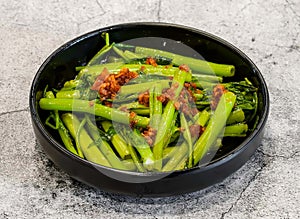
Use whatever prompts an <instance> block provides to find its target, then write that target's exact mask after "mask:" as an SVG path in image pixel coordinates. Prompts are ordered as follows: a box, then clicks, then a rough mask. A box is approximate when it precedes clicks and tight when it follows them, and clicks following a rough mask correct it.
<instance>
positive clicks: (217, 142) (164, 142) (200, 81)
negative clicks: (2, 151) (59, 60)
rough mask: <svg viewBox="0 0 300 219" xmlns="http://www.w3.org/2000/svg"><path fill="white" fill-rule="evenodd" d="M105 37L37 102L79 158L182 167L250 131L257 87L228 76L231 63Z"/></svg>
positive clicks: (133, 166) (130, 166)
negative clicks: (72, 74)
mask: <svg viewBox="0 0 300 219" xmlns="http://www.w3.org/2000/svg"><path fill="white" fill-rule="evenodd" d="M103 38H104V39H105V42H106V44H105V46H104V47H103V48H102V49H101V50H100V51H99V52H98V53H97V54H96V55H95V56H94V57H93V58H92V59H91V60H90V61H89V63H88V64H87V65H85V66H78V67H76V71H77V72H78V74H77V76H76V77H75V78H74V79H73V80H70V81H66V82H65V84H64V86H63V87H62V88H60V89H54V88H53V89H48V87H46V88H45V91H44V95H43V97H42V98H41V99H40V100H39V106H40V108H41V109H42V110H48V111H49V117H48V118H47V119H46V121H45V124H46V125H47V126H49V127H50V128H52V129H55V130H56V131H57V132H58V134H59V135H60V137H61V140H62V143H63V144H64V145H65V147H66V149H68V150H69V151H70V152H71V153H74V154H75V155H76V156H80V157H82V158H84V159H87V160H89V161H91V162H94V163H97V164H100V165H104V166H108V167H112V168H116V169H121V170H128V171H139V172H146V171H175V170H182V169H186V168H192V167H195V166H198V165H203V164H207V163H209V161H210V160H211V159H213V157H214V155H215V154H216V152H217V151H218V150H219V149H220V148H222V147H223V145H222V140H223V138H241V137H246V136H247V134H249V132H250V131H251V130H252V129H254V128H255V121H257V119H258V118H257V115H256V112H257V104H258V98H257V88H256V87H255V86H254V85H253V84H252V83H251V82H250V81H249V80H248V79H247V78H245V79H244V80H243V81H233V80H230V78H233V76H234V75H235V66H233V65H229V64H217V63H212V62H207V61H204V60H200V59H196V58H191V57H186V56H182V55H179V54H175V53H171V52H167V51H162V50H158V49H152V48H145V47H140V46H133V45H127V44H118V43H110V42H109V35H108V34H107V33H105V34H103ZM225 78H226V80H224V79H225ZM224 81H226V82H224ZM228 81H230V82H228ZM250 126H251V127H250Z"/></svg>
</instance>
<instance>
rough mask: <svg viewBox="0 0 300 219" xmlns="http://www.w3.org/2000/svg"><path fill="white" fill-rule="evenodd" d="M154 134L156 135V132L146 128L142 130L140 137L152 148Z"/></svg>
mask: <svg viewBox="0 0 300 219" xmlns="http://www.w3.org/2000/svg"><path fill="white" fill-rule="evenodd" d="M156 134H157V130H155V129H153V128H151V127H148V128H146V129H145V130H143V132H142V135H143V136H144V138H145V139H146V141H147V143H148V144H149V145H150V146H153V144H154V141H155V138H156Z"/></svg>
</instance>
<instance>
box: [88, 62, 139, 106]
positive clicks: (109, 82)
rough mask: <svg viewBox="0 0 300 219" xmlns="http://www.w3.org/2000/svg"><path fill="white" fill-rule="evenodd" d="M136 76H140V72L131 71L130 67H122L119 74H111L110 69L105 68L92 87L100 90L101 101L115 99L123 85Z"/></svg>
mask: <svg viewBox="0 0 300 219" xmlns="http://www.w3.org/2000/svg"><path fill="white" fill-rule="evenodd" d="M136 77H138V74H137V73H136V72H132V71H129V69H128V68H123V69H121V70H120V71H119V72H118V74H109V72H108V70H107V69H106V68H104V70H103V71H102V73H101V74H100V75H99V76H98V77H97V79H96V81H95V83H94V85H93V86H92V87H91V89H92V90H98V93H99V96H100V100H101V101H104V100H106V99H114V98H115V97H116V95H117V93H118V91H119V90H120V88H121V86H123V85H124V84H126V83H128V82H129V81H130V80H131V79H133V78H136Z"/></svg>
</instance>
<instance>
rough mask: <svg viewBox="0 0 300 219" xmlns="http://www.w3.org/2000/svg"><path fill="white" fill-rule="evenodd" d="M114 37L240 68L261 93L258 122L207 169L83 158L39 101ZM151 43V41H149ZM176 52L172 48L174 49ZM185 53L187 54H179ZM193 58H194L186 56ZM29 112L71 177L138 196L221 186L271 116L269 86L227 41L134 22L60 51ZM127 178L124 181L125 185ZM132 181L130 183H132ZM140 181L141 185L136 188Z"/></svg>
mask: <svg viewBox="0 0 300 219" xmlns="http://www.w3.org/2000/svg"><path fill="white" fill-rule="evenodd" d="M103 32H108V33H109V34H110V39H111V41H112V42H123V41H126V40H130V39H134V38H139V37H163V38H167V39H171V40H174V41H172V42H176V41H180V42H182V43H183V44H185V45H187V46H189V47H191V48H192V49H194V50H195V51H197V52H199V53H200V54H201V55H202V56H203V57H204V58H205V59H206V60H209V61H212V62H217V63H230V64H233V65H235V66H236V76H235V79H243V78H244V77H245V76H246V77H248V78H249V79H250V80H251V81H252V82H253V83H254V84H255V86H257V87H258V88H259V91H258V99H259V107H258V112H257V114H258V115H259V118H260V119H259V122H258V124H257V127H256V128H255V130H254V131H253V132H252V133H251V134H250V135H249V136H247V137H246V138H244V139H242V140H240V141H235V142H230V141H229V142H227V143H226V144H230V145H231V147H228V148H230V150H227V151H226V150H225V151H222V153H221V154H220V153H219V154H218V155H217V156H216V157H215V158H214V159H213V160H212V161H211V162H210V163H209V164H208V165H207V166H203V167H194V168H192V169H189V170H183V171H175V172H172V173H169V174H163V173H157V172H153V173H137V172H128V171H121V170H116V169H112V168H107V167H104V166H101V165H97V164H94V163H91V162H89V161H87V160H84V159H81V158H79V157H77V156H75V155H73V154H72V153H70V152H69V151H68V150H66V149H65V148H64V146H63V145H62V143H61V141H60V140H59V137H58V136H57V134H55V133H53V131H52V130H49V129H48V128H47V127H45V125H44V121H45V118H46V116H47V115H48V113H47V112H44V111H43V110H41V109H39V106H38V98H39V96H40V94H41V92H42V91H43V89H44V88H45V86H46V85H47V84H48V85H49V87H52V88H55V87H59V86H61V85H62V84H63V83H64V82H65V81H66V80H70V79H72V78H74V76H75V74H76V72H75V67H76V66H79V65H84V64H85V63H86V62H87V61H88V60H89V59H90V58H91V57H92V56H93V55H95V53H96V52H97V51H98V50H99V49H100V48H101V47H102V46H103V45H104V42H103V39H101V37H100V35H101V33H103ZM150 43H151V42H150ZM171 50H172V49H171ZM176 52H177V53H183V55H186V54H184V51H176ZM187 55H189V54H187ZM30 110H31V118H32V124H33V128H34V132H35V135H36V138H37V140H38V142H39V144H40V145H41V146H42V147H43V149H44V151H45V152H46V154H47V155H48V156H49V158H50V159H51V160H52V161H53V162H54V163H55V164H56V165H57V166H58V167H59V168H61V169H62V170H64V171H65V172H66V173H68V174H69V175H70V176H71V177H72V178H74V179H76V180H78V181H81V182H84V183H86V184H88V185H90V186H93V187H96V188H99V189H101V190H105V191H109V192H113V193H119V194H129V195H138V196H170V195H176V194H183V193H187V192H192V191H196V190H200V189H203V188H205V187H207V186H210V185H213V184H215V183H218V182H220V181H222V180H223V179H224V178H226V177H227V176H229V175H230V174H231V173H233V172H234V171H236V170H237V169H239V168H240V167H241V166H242V165H243V164H244V163H245V162H246V161H247V160H248V159H249V158H250V156H251V155H252V154H253V153H254V152H255V150H256V148H257V147H258V145H259V144H260V142H261V139H262V136H263V130H264V126H265V123H266V120H267V117H268V111H269V96H268V91H267V87H266V83H265V81H264V79H263V77H262V75H261V73H260V72H259V70H258V68H257V67H256V66H255V64H254V63H253V62H252V61H251V60H250V59H249V58H248V57H247V56H246V55H245V54H244V53H242V52H241V51H240V50H239V49H237V48H236V47H234V46H233V45H231V44H229V43H228V42H226V41H224V40H222V39H220V38H218V37H216V36H213V35H211V34H208V33H206V32H203V31H200V30H196V29H193V28H189V27H184V26H179V25H174V24H166V23H130V24H120V25H116V26H110V27H105V28H102V29H99V30H96V31H93V32H90V33H87V34H85V35H82V36H80V37H78V38H76V39H74V40H72V41H70V42H68V43H66V44H64V45H63V46H61V47H60V48H58V49H57V50H56V51H55V52H53V53H52V54H51V55H50V56H49V57H48V58H47V60H46V61H45V62H44V63H43V64H42V66H41V67H40V69H39V70H38V72H37V74H36V76H35V78H34V80H33V83H32V87H31V90H30ZM123 179H124V180H123ZM126 179H130V182H128V180H126ZM134 182H137V183H134Z"/></svg>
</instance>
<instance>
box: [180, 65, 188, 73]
mask: <svg viewBox="0 0 300 219" xmlns="http://www.w3.org/2000/svg"><path fill="white" fill-rule="evenodd" d="M179 69H180V70H181V71H186V72H189V71H190V68H189V66H188V65H186V64H182V65H180V66H179Z"/></svg>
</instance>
